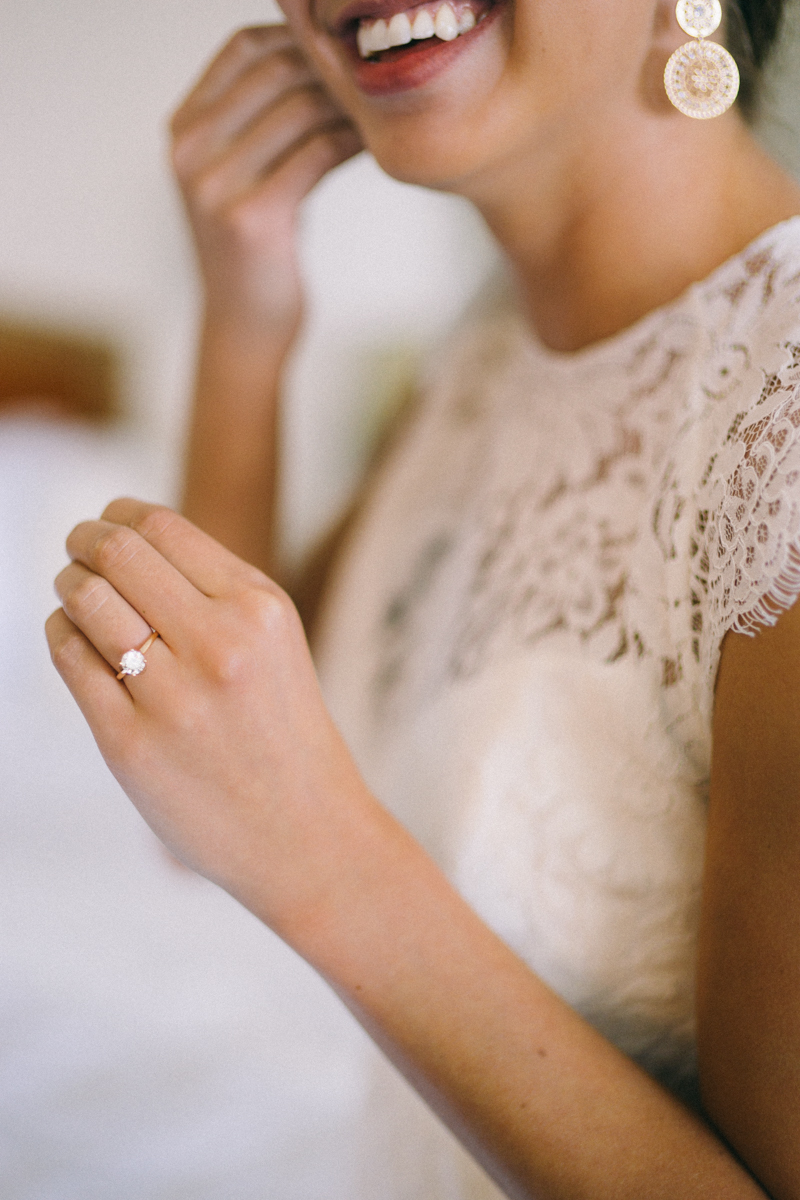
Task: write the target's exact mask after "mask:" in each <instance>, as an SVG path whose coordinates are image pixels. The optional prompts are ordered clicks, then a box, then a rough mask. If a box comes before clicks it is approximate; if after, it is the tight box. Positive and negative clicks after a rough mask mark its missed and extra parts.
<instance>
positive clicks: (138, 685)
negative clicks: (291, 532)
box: [47, 500, 377, 940]
mask: <svg viewBox="0 0 800 1200" xmlns="http://www.w3.org/2000/svg"><path fill="white" fill-rule="evenodd" d="M67 549H68V551H69V554H70V557H71V559H72V561H71V563H70V565H69V566H67V567H66V568H65V569H64V570H63V571H62V572H61V573H60V575H59V576H58V578H57V580H56V591H57V593H58V596H59V598H60V600H61V602H62V606H63V607H62V608H61V609H59V610H58V611H56V612H55V613H53V614H52V616H51V617H50V618H49V620H48V623H47V636H48V641H49V644H50V649H51V653H52V657H53V661H54V663H55V665H56V667H57V669H58V670H59V672H60V674H61V675H62V677H63V679H64V681H65V682H66V684H67V686H68V687H69V689H70V691H71V692H72V694H73V696H74V697H75V699H76V701H77V703H78V705H79V706H80V708H81V710H82V712H83V714H84V716H85V717H86V719H87V721H88V722H89V725H90V726H91V728H92V731H93V733H94V736H95V738H96V740H97V743H98V745H99V747H100V750H101V752H102V754H103V756H104V757H105V759H106V762H107V763H108V765H109V767H110V768H111V770H112V772H113V773H114V775H115V776H116V778H117V779H118V780H119V782H120V783H121V785H122V787H123V788H124V789H125V791H126V792H127V793H128V795H129V796H130V797H131V799H132V800H133V801H134V803H135V804H136V806H137V807H138V808H139V811H140V812H141V813H142V815H143V816H144V818H145V820H147V821H148V823H149V824H150V825H151V827H152V828H153V829H154V830H155V832H156V833H157V834H158V836H159V837H160V838H161V839H162V841H164V843H165V844H166V845H167V847H168V848H169V849H170V850H171V851H172V852H173V854H175V855H176V856H177V857H178V858H180V859H181V860H182V861H183V862H185V863H187V864H188V865H189V866H191V867H193V868H194V869H195V870H197V871H198V872H200V873H201V874H203V875H205V876H207V877H208V878H210V879H212V880H214V881H215V882H217V883H219V884H220V885H221V886H223V887H225V888H226V889H227V890H228V891H230V892H231V893H232V894H234V895H235V896H236V897H237V898H238V899H240V900H241V901H242V902H243V903H244V904H246V905H247V906H248V907H250V908H251V909H253V911H256V912H257V915H259V916H260V917H261V918H262V919H264V920H265V921H267V923H269V924H271V925H272V926H273V928H276V929H277V930H278V932H281V933H283V935H284V936H288V937H289V938H290V940H291V923H292V921H293V920H295V919H299V917H300V914H301V913H302V912H303V911H304V907H305V906H307V905H309V904H313V903H314V901H315V899H316V897H317V896H318V895H319V894H320V888H321V887H324V886H325V881H326V879H328V878H329V879H331V880H332V879H333V878H334V876H335V875H336V872H337V870H338V868H337V858H339V860H340V859H341V856H340V855H339V853H338V851H337V850H335V849H334V850H332V842H331V832H330V831H331V829H332V828H333V827H334V826H335V828H336V830H337V833H336V835H335V838H334V840H335V841H336V845H337V846H342V845H346V844H347V837H346V836H345V838H344V842H342V841H341V837H340V835H341V834H342V833H343V830H344V828H345V826H348V825H349V824H350V822H351V821H353V822H354V823H355V825H356V826H357V825H358V824H359V822H361V820H362V816H363V812H362V810H363V808H364V806H367V807H371V808H377V804H376V802H375V801H374V800H373V798H372V797H371V796H370V795H369V793H368V792H367V790H366V787H365V785H364V783H363V781H362V780H361V777H360V776H359V774H358V772H357V770H356V768H355V766H354V764H353V762H352V759H351V758H350V755H349V753H348V751H347V749H346V748H345V746H344V743H343V742H342V739H341V737H340V735H339V734H338V732H337V730H336V729H335V727H334V725H333V722H332V721H331V718H330V716H329V715H328V712H327V710H326V708H325V705H324V702H323V700H322V696H321V693H320V690H319V686H318V684H317V679H316V675H315V672H314V667H313V664H312V661H311V656H310V653H309V650H308V646H307V643H306V639H305V634H304V631H303V627H302V624H301V622H300V619H299V617H298V616H297V613H296V610H295V608H294V606H293V604H292V602H291V601H290V599H289V598H288V596H287V595H286V594H285V593H284V592H283V591H282V590H281V589H280V588H279V587H277V585H275V584H274V583H272V581H271V580H270V579H268V578H267V577H266V576H265V575H263V574H261V572H259V571H257V570H256V569H255V568H254V567H251V566H249V565H248V564H247V563H245V562H243V561H241V560H240V559H238V558H236V557H235V556H234V555H233V554H231V553H230V552H229V551H228V550H226V549H224V548H223V547H222V546H221V545H219V544H218V543H217V542H215V541H214V540H213V539H212V538H210V537H208V536H207V535H206V534H204V533H202V532H201V531H200V530H199V529H197V528H196V527H195V526H193V525H191V524H190V523H189V522H188V521H186V520H185V519H184V518H183V517H180V516H178V515H177V514H176V513H174V512H171V511H170V510H168V509H165V508H161V507H157V506H154V505H149V504H144V503H141V502H138V501H135V500H116V501H114V502H113V503H112V504H111V505H109V507H108V508H107V509H106V510H105V512H104V514H103V517H102V519H101V520H99V521H87V522H85V523H83V524H80V525H78V526H77V527H76V528H75V529H74V530H73V531H72V533H71V534H70V535H69V538H68V540H67ZM156 630H157V631H158V637H157V640H156V634H155V632H154V631H156ZM130 647H140V650H139V656H140V657H142V656H143V653H144V651H145V647H146V653H147V658H146V666H147V669H146V671H137V670H128V671H127V672H126V670H125V661H126V659H127V654H126V659H122V664H121V656H122V655H123V653H124V652H126V651H129V648H130ZM120 664H121V665H122V668H123V669H122V670H121V671H120V670H119V668H120ZM130 665H132V666H140V664H139V663H138V662H136V663H133V662H131V663H130ZM120 678H121V679H122V681H121V682H120ZM343 822H344V825H343Z"/></svg>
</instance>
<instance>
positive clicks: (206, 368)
mask: <svg viewBox="0 0 800 1200" xmlns="http://www.w3.org/2000/svg"><path fill="white" fill-rule="evenodd" d="M290 344H291V341H290V339H288V338H275V337H270V336H269V334H268V333H264V334H263V335H259V334H258V333H257V332H256V331H250V330H245V329H240V328H237V327H236V326H235V325H226V324H224V323H221V322H217V321H213V320H211V319H207V320H206V321H205V322H204V326H203V331H202V335H201V343H200V350H199V356H198V367H197V381H196V386H195V396H194V405H193V412H192V422H191V427H190V433H189V439H188V453H187V461H186V473H185V484H184V493H183V502H182V511H183V513H184V514H185V515H186V516H187V517H188V518H189V520H190V521H192V522H193V523H194V524H195V525H198V526H199V527H200V528H201V529H203V530H205V531H206V532H207V533H209V534H211V536H212V537H214V538H216V539H217V541H219V542H221V543H222V544H223V545H224V546H226V547H227V548H228V549H229V550H232V551H233V552H234V553H235V554H238V555H239V556H240V557H241V558H243V559H245V560H246V561H247V562H250V563H252V564H253V565H254V566H257V567H259V568H260V569H261V570H262V571H265V572H266V573H267V574H269V575H271V576H272V578H275V577H276V576H277V575H279V574H280V570H279V564H278V562H277V551H276V542H277V536H276V524H277V511H276V510H277V496H278V486H279V458H280V455H279V445H278V439H279V389H280V382H281V376H282V371H283V366H284V362H285V360H286V356H287V353H288V348H289V346H290Z"/></svg>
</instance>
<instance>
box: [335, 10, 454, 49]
mask: <svg viewBox="0 0 800 1200" xmlns="http://www.w3.org/2000/svg"><path fill="white" fill-rule="evenodd" d="M474 26H475V13H474V12H473V11H472V9H471V8H466V7H465V8H463V9H462V11H461V13H460V15H459V16H456V12H455V9H454V8H453V6H452V5H451V4H441V5H438V6H431V7H426V8H410V9H407V10H406V11H405V12H401V13H396V14H395V15H394V16H393V17H392V18H391V20H390V21H385V20H384V19H383V18H382V17H381V18H380V19H379V20H377V21H369V20H363V21H361V22H360V24H359V26H358V33H357V35H356V41H357V43H358V53H359V54H360V55H361V57H362V58H369V56H370V55H371V54H377V53H378V52H379V51H380V50H390V49H391V48H392V46H405V45H407V44H408V43H409V42H410V41H421V40H422V39H423V38H429V37H433V35H434V34H436V36H437V37H438V38H441V40H442V41H443V42H452V41H453V38H457V37H458V35H459V34H460V33H467V32H468V31H469V30H470V29H473V28H474Z"/></svg>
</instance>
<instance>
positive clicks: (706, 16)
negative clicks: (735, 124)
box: [664, 0, 739, 120]
mask: <svg viewBox="0 0 800 1200" xmlns="http://www.w3.org/2000/svg"><path fill="white" fill-rule="evenodd" d="M675 16H676V17H677V19H678V24H679V25H680V27H681V29H682V30H683V32H684V33H688V35H689V37H693V38H697V41H695V42H685V43H684V44H683V45H682V46H679V47H678V49H677V50H676V51H675V53H674V54H673V55H672V56H671V57H670V60H669V62H668V63H667V66H666V70H665V71H664V87H665V88H666V89H667V95H668V96H669V98H670V100H671V101H672V103H673V104H674V105H675V107H676V108H677V109H680V111H681V112H682V113H684V114H685V115H686V116H687V117H697V118H699V119H700V120H702V119H704V118H706V117H719V116H721V115H722V113H724V112H727V111H728V109H729V108H730V106H731V105H732V104H733V102H734V100H735V99H736V96H737V94H738V91H739V71H738V68H737V66H736V63H735V62H734V60H733V58H732V56H731V55H730V54H729V53H728V51H727V50H726V49H725V47H724V46H720V45H719V43H718V42H707V41H706V40H705V39H706V38H707V37H710V35H711V34H712V33H714V31H715V30H716V29H719V26H720V23H721V21H722V7H721V5H720V2H719V0H678V4H677V6H676V9H675Z"/></svg>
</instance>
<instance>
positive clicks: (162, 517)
mask: <svg viewBox="0 0 800 1200" xmlns="http://www.w3.org/2000/svg"><path fill="white" fill-rule="evenodd" d="M179 520H180V517H179V516H178V514H177V513H176V512H174V511H173V510H172V509H171V508H167V507H166V506H165V505H160V504H159V505H155V506H154V507H152V508H147V509H145V510H144V511H143V512H142V513H141V514H140V515H139V516H137V517H134V519H133V520H132V521H131V528H132V529H133V530H134V531H135V532H136V533H138V534H139V536H140V537H143V538H144V539H145V541H149V540H150V539H151V538H152V537H159V536H160V535H162V534H165V533H166V532H167V531H168V530H169V529H171V528H172V526H173V525H174V524H175V523H176V522H177V521H179Z"/></svg>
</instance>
